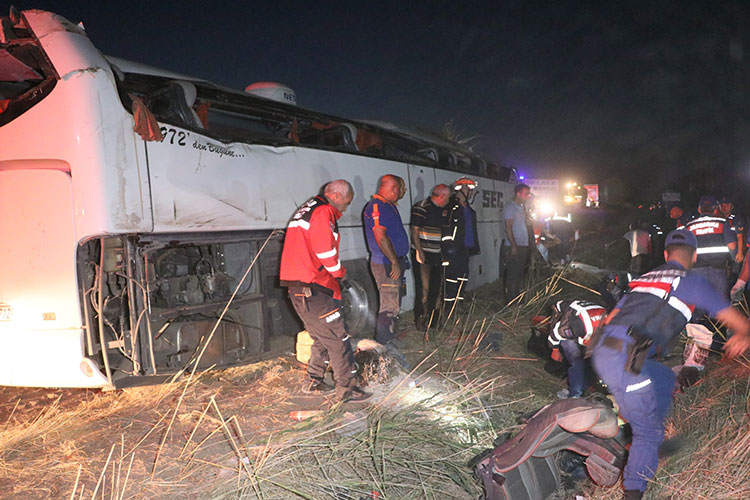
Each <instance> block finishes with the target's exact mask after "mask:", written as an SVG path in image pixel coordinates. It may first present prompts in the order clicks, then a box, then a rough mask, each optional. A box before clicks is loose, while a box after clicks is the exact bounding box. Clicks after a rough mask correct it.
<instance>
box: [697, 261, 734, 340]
mask: <svg viewBox="0 0 750 500" xmlns="http://www.w3.org/2000/svg"><path fill="white" fill-rule="evenodd" d="M693 272H694V273H695V274H700V275H701V276H703V277H704V278H706V281H708V282H709V283H711V286H713V287H714V289H715V290H716V291H717V292H719V295H721V296H722V297H724V298H726V299H728V298H729V282H728V281H727V274H728V273H727V269H726V268H725V267H710V266H698V267H695V266H694V267H693ZM692 322H693V323H701V324H705V326H706V327H707V328H708V329H709V330H711V331H713V332H714V336H713V341H712V342H711V350H712V351H715V352H718V351H721V350H722V348H723V347H724V344H725V340H726V339H725V337H726V334H727V329H726V328H725V327H723V326H722V327H720V328H718V329H715V328H714V327H713V326H712V325H711V323H710V320H709V319H708V317H707V316H705V315H695V316H693V320H692Z"/></svg>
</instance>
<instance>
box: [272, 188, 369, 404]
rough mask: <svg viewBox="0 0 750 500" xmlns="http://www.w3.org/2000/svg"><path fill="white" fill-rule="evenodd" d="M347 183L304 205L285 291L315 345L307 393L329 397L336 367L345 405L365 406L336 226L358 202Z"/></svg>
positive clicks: (285, 253)
mask: <svg viewBox="0 0 750 500" xmlns="http://www.w3.org/2000/svg"><path fill="white" fill-rule="evenodd" d="M353 197H354V192H353V190H352V186H351V184H349V183H348V182H347V181H345V180H337V181H332V182H329V183H328V184H326V186H325V188H324V191H323V194H322V195H318V196H315V197H314V198H312V199H310V200H308V201H307V202H306V203H305V204H304V205H302V206H301V207H300V208H299V209H298V210H297V211H296V212H295V213H294V215H293V216H292V220H291V221H290V222H289V225H288V226H287V230H286V237H285V238H284V249H283V250H282V252H281V271H280V276H279V278H280V280H281V285H282V286H286V287H288V289H289V299H290V300H291V301H292V305H293V306H294V310H295V311H296V312H297V315H298V316H299V317H300V319H301V320H302V322H303V323H304V324H305V328H306V329H307V332H308V333H309V334H310V337H311V338H312V339H313V345H312V347H311V354H310V361H309V362H308V363H307V380H306V381H305V386H304V388H303V392H307V393H325V392H330V391H331V390H332V389H333V388H332V387H330V386H329V385H328V384H326V383H325V382H324V381H323V377H324V376H325V372H326V368H327V366H328V364H329V363H330V365H331V368H332V369H333V380H334V382H335V384H336V388H335V389H336V396H337V398H338V399H339V400H340V401H364V400H366V399H368V398H369V397H370V396H371V394H369V393H367V392H364V391H363V390H361V389H360V388H359V387H358V386H357V369H356V366H355V364H354V354H353V352H352V346H351V343H350V342H349V332H348V331H347V328H346V323H345V322H344V317H343V311H342V309H341V288H340V286H339V283H338V279H343V278H344V277H345V276H346V269H345V268H344V267H343V266H342V265H341V260H340V259H339V227H338V223H337V222H336V221H337V220H338V218H339V217H341V214H342V212H344V211H345V210H346V209H347V207H348V206H349V204H350V203H351V202H352V198H353Z"/></svg>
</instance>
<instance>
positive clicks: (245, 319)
mask: <svg viewBox="0 0 750 500" xmlns="http://www.w3.org/2000/svg"><path fill="white" fill-rule="evenodd" d="M1 34H2V37H0V51H2V55H3V58H0V231H1V232H2V234H3V235H4V238H3V241H2V242H0V385H27V386H57V387H108V386H109V387H117V386H120V385H124V384H126V383H127V381H128V380H130V379H131V378H132V377H142V376H149V375H163V374H172V373H177V372H179V371H180V370H183V369H188V368H190V367H191V366H195V364H197V367H198V368H199V369H203V368H207V367H209V366H229V365H233V364H238V363H244V362H248V361H249V360H252V359H253V357H254V356H255V355H256V354H258V353H260V352H262V351H264V350H265V349H266V348H267V341H268V337H269V336H270V335H279V334H291V333H294V332H296V331H297V330H298V328H299V327H298V324H297V323H296V319H295V317H294V315H293V314H292V313H291V312H290V310H289V309H288V307H287V300H286V297H285V291H284V290H283V289H281V288H280V287H279V286H278V263H279V255H280V249H281V245H282V241H283V235H281V236H279V234H278V233H279V230H283V229H284V228H285V227H286V224H287V221H288V218H289V216H290V215H291V214H292V213H293V212H294V210H295V209H296V208H297V207H298V206H299V205H300V204H302V203H303V202H304V201H306V200H307V199H308V198H310V197H311V196H312V195H314V194H316V193H317V192H318V191H319V190H320V189H321V188H322V186H323V185H324V184H325V183H326V182H328V181H330V180H332V179H337V178H343V179H347V180H348V181H349V182H351V183H352V185H353V186H354V191H355V197H354V200H353V202H352V205H351V207H350V209H349V210H348V211H347V212H346V213H345V214H344V216H343V217H342V218H341V220H340V221H339V226H340V229H341V237H342V239H341V257H342V260H343V262H344V265H345V266H346V267H347V270H348V275H349V279H350V281H351V282H352V284H353V286H352V288H351V291H350V292H348V293H349V296H348V297H347V299H348V306H347V313H348V316H349V318H348V319H349V324H350V327H351V328H352V330H353V332H355V333H360V334H363V335H368V334H370V332H369V329H370V328H371V327H372V325H373V320H374V316H375V313H376V310H377V304H376V299H375V290H374V286H373V283H372V279H371V277H370V274H369V270H368V266H367V258H368V253H367V248H366V243H365V239H364V235H363V233H362V221H361V208H362V207H363V206H364V205H365V203H366V202H367V200H368V199H369V197H370V196H371V194H372V193H373V192H375V190H376V188H377V181H378V179H379V178H380V177H381V176H382V175H384V174H396V175H399V176H401V177H402V178H404V179H405V180H406V182H407V185H408V193H407V197H406V198H405V199H404V200H402V201H401V203H400V212H401V216H402V220H403V223H404V225H405V226H407V225H408V218H409V212H410V207H411V205H412V204H413V203H416V202H417V201H419V200H421V199H423V198H425V197H426V196H428V195H429V192H430V190H431V188H432V186H434V185H435V184H437V183H441V182H443V183H448V184H450V183H452V182H453V181H455V179H456V178H458V177H461V176H463V175H471V176H472V177H474V178H476V179H477V180H478V181H479V185H480V191H482V192H481V193H480V194H479V196H477V197H476V199H475V200H474V203H473V207H474V209H475V210H476V211H477V215H478V223H479V231H478V232H479V238H480V245H481V248H482V249H483V254H482V255H481V256H479V257H477V258H474V259H472V262H471V266H472V269H471V273H472V282H471V284H472V286H477V285H480V284H483V283H486V282H489V281H493V280H495V279H497V277H498V274H499V251H500V242H501V240H502V229H501V226H502V224H501V216H502V204H503V201H504V200H507V199H510V198H511V197H512V192H513V183H514V182H515V173H514V172H513V171H512V170H511V169H507V168H505V169H504V168H500V167H498V166H497V165H491V164H489V163H486V162H484V160H481V159H480V158H478V157H476V156H475V155H473V154H472V153H471V152H469V151H467V150H461V149H460V148H458V147H456V149H452V148H451V147H450V146H449V145H446V144H444V143H442V142H440V141H435V142H434V143H430V142H429V140H428V139H426V138H425V137H421V136H417V135H410V134H409V133H406V132H403V131H399V130H397V129H395V128H393V127H381V126H378V125H376V124H372V123H366V122H354V121H351V120H345V119H342V118H338V117H333V116H329V115H325V114H323V113H318V112H315V111H310V110H306V109H303V108H298V107H296V106H292V105H289V104H283V103H275V102H272V101H269V100H266V99H263V98H261V97H256V96H251V95H247V94H244V93H242V92H238V91H234V90H231V89H225V88H222V87H220V86H217V85H214V84H212V83H210V82H207V81H205V80H200V79H193V78H190V77H186V76H183V75H179V74H176V73H174V72H169V71H166V70H159V69H158V68H150V67H147V66H145V65H139V64H137V63H130V62H127V61H122V60H118V59H115V58H107V57H105V56H103V55H102V54H101V53H100V52H99V50H98V49H97V48H96V47H95V46H94V45H93V44H92V43H91V41H90V40H89V39H88V37H87V36H86V33H85V31H84V30H83V28H81V27H80V26H78V25H75V24H73V23H70V22H69V21H67V20H65V19H63V18H61V17H59V16H57V15H55V14H52V13H49V12H44V11H25V12H23V13H22V14H20V16H19V17H18V18H16V16H14V15H11V16H9V17H7V18H3V24H2V33H1ZM139 106H140V108H139ZM136 108H138V109H140V113H135V110H136ZM135 115H137V116H139V119H145V120H147V121H149V124H150V125H152V126H153V127H155V128H156V131H157V132H159V133H160V135H161V136H162V139H160V140H152V139H153V138H152V137H146V138H144V137H142V136H141V135H139V134H138V133H136V131H135V129H136V125H137V124H136V118H135V117H134V116H135ZM9 235H12V236H9ZM251 262H256V264H255V266H254V267H253V268H252V269H249V265H250V263H251ZM407 279H408V289H409V291H410V293H409V294H408V295H407V297H406V298H405V300H404V303H403V307H405V308H406V309H408V308H411V306H412V304H413V293H412V292H411V291H412V290H413V289H414V288H413V286H412V285H413V281H412V276H411V274H409V275H408V276H407ZM232 297H234V298H233V299H232V300H231V303H230V299H231V298H232ZM220 317H221V318H222V321H220V322H219V321H218V320H219V318H220ZM207 339H210V341H209V340H207ZM199 352H203V357H202V358H201V359H200V360H198V359H197V358H198V353H199Z"/></svg>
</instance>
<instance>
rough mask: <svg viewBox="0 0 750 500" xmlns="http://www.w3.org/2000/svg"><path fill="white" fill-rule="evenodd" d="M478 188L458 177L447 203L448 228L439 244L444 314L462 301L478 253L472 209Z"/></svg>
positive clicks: (466, 179) (474, 217)
mask: <svg viewBox="0 0 750 500" xmlns="http://www.w3.org/2000/svg"><path fill="white" fill-rule="evenodd" d="M477 186H478V184H477V182H476V181H474V180H472V179H469V178H468V177H461V178H460V179H458V180H456V183H455V185H454V187H453V193H454V194H453V197H452V198H451V201H450V202H449V203H448V207H449V208H448V225H447V226H445V228H444V229H443V243H442V249H443V265H444V267H445V296H444V297H443V304H444V307H445V312H446V313H449V312H450V311H451V310H452V309H453V307H454V304H455V305H457V301H460V300H463V296H464V294H465V293H466V286H467V284H468V281H469V257H471V256H472V255H476V254H478V253H479V234H478V233H477V214H476V212H475V211H474V209H473V208H471V201H472V199H473V198H474V194H475V193H476V189H477ZM446 264H447V265H446Z"/></svg>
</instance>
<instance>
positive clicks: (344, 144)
mask: <svg viewBox="0 0 750 500" xmlns="http://www.w3.org/2000/svg"><path fill="white" fill-rule="evenodd" d="M300 125H302V123H300ZM356 131H357V129H356V128H355V127H354V126H352V125H350V124H348V123H332V124H322V123H318V122H313V123H312V124H311V125H310V126H309V127H308V128H303V129H301V130H299V131H298V132H297V137H298V138H299V142H300V144H303V145H305V146H322V147H324V148H331V149H337V150H343V151H357V143H356Z"/></svg>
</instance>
